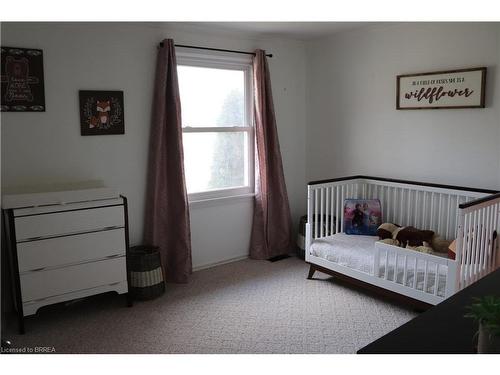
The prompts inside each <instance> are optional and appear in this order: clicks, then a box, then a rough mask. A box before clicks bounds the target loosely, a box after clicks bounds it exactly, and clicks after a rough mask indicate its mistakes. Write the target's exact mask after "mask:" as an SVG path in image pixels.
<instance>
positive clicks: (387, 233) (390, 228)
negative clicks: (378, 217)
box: [377, 223, 401, 240]
mask: <svg viewBox="0 0 500 375" xmlns="http://www.w3.org/2000/svg"><path fill="white" fill-rule="evenodd" d="M398 228H401V227H400V226H399V225H397V224H393V223H383V224H381V225H380V226H379V227H378V229H377V236H379V238H380V239H381V240H385V239H387V238H391V239H392V234H393V233H394V232H395V231H396V229H398Z"/></svg>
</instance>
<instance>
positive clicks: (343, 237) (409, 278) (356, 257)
mask: <svg viewBox="0 0 500 375" xmlns="http://www.w3.org/2000/svg"><path fill="white" fill-rule="evenodd" d="M377 241H378V237H377V236H359V235H347V234H345V233H337V234H334V235H333V236H328V237H324V238H321V239H317V240H315V241H314V242H313V243H312V245H311V247H310V253H311V255H314V256H316V257H319V258H323V259H325V260H328V261H330V262H334V263H337V264H339V265H341V266H345V267H349V268H352V269H355V270H358V271H361V272H364V273H367V274H369V275H373V274H374V272H373V266H374V263H375V261H374V257H375V242H377ZM386 258H387V253H386V252H385V251H382V252H381V254H380V267H379V275H382V277H384V276H385V272H386V270H385V264H386V261H385V260H386ZM416 259H417V258H416V257H415V258H413V259H412V257H409V259H408V268H407V272H406V280H403V279H404V278H405V277H404V263H403V262H404V260H403V259H398V262H397V264H396V260H395V258H394V257H391V256H390V257H389V260H388V262H387V272H388V274H387V279H389V280H393V279H394V273H396V282H397V283H398V284H402V285H405V286H409V287H413V285H414V276H415V274H416V289H417V290H422V291H423V290H424V283H425V284H426V285H425V290H426V292H427V293H434V292H435V281H436V275H437V280H438V293H437V295H438V296H441V297H444V295H445V289H446V275H447V272H448V269H447V266H444V265H440V266H439V267H438V270H437V272H436V269H435V267H430V268H429V269H428V272H427V282H425V264H424V262H423V261H422V260H420V261H417V264H416V267H415V260H416ZM415 268H416V272H415Z"/></svg>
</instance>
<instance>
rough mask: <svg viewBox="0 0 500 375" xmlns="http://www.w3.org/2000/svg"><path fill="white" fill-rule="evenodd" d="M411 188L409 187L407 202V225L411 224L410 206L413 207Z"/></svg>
mask: <svg viewBox="0 0 500 375" xmlns="http://www.w3.org/2000/svg"><path fill="white" fill-rule="evenodd" d="M410 198H411V190H410V189H408V199H407V201H408V204H407V206H408V207H407V208H406V223H405V224H404V225H405V226H408V225H410V208H411V199H410Z"/></svg>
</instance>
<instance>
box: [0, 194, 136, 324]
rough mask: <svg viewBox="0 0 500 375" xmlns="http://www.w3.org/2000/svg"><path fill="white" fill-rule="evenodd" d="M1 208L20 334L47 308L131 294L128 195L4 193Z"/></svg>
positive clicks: (129, 301)
mask: <svg viewBox="0 0 500 375" xmlns="http://www.w3.org/2000/svg"><path fill="white" fill-rule="evenodd" d="M2 209H3V213H4V222H5V224H6V233H7V243H8V252H9V261H10V267H11V271H12V272H11V274H12V276H13V280H12V284H13V287H14V297H15V305H16V309H17V312H18V315H19V329H20V331H21V332H24V317H25V316H28V315H33V314H35V313H36V312H37V310H38V309H39V308H40V307H42V306H45V305H50V304H53V303H58V302H63V301H68V300H72V299H76V298H81V297H86V296H90V295H94V294H99V293H104V292H109V291H115V292H118V293H119V294H123V293H127V292H128V283H127V261H126V253H127V249H128V218H127V200H126V198H125V197H123V196H120V195H119V194H118V193H116V192H114V191H113V190H111V189H107V188H99V189H84V190H71V191H59V192H49V193H36V194H17V195H5V196H3V199H2ZM128 303H129V305H131V300H130V299H128Z"/></svg>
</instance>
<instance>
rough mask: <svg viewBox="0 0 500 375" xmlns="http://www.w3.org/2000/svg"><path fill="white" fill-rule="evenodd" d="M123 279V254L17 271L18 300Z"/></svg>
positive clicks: (62, 292)
mask: <svg viewBox="0 0 500 375" xmlns="http://www.w3.org/2000/svg"><path fill="white" fill-rule="evenodd" d="M126 280H127V270H126V261H125V257H124V256H123V257H120V258H114V259H108V260H101V261H97V262H91V263H84V264H79V265H75V266H69V267H65V268H58V269H53V270H49V271H38V272H30V273H26V274H23V275H21V294H22V301H23V302H27V301H33V300H37V299H42V298H47V297H53V296H57V295H61V294H65V293H70V292H75V291H78V290H84V289H89V288H94V287H97V286H100V285H108V284H112V283H118V282H121V281H126Z"/></svg>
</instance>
